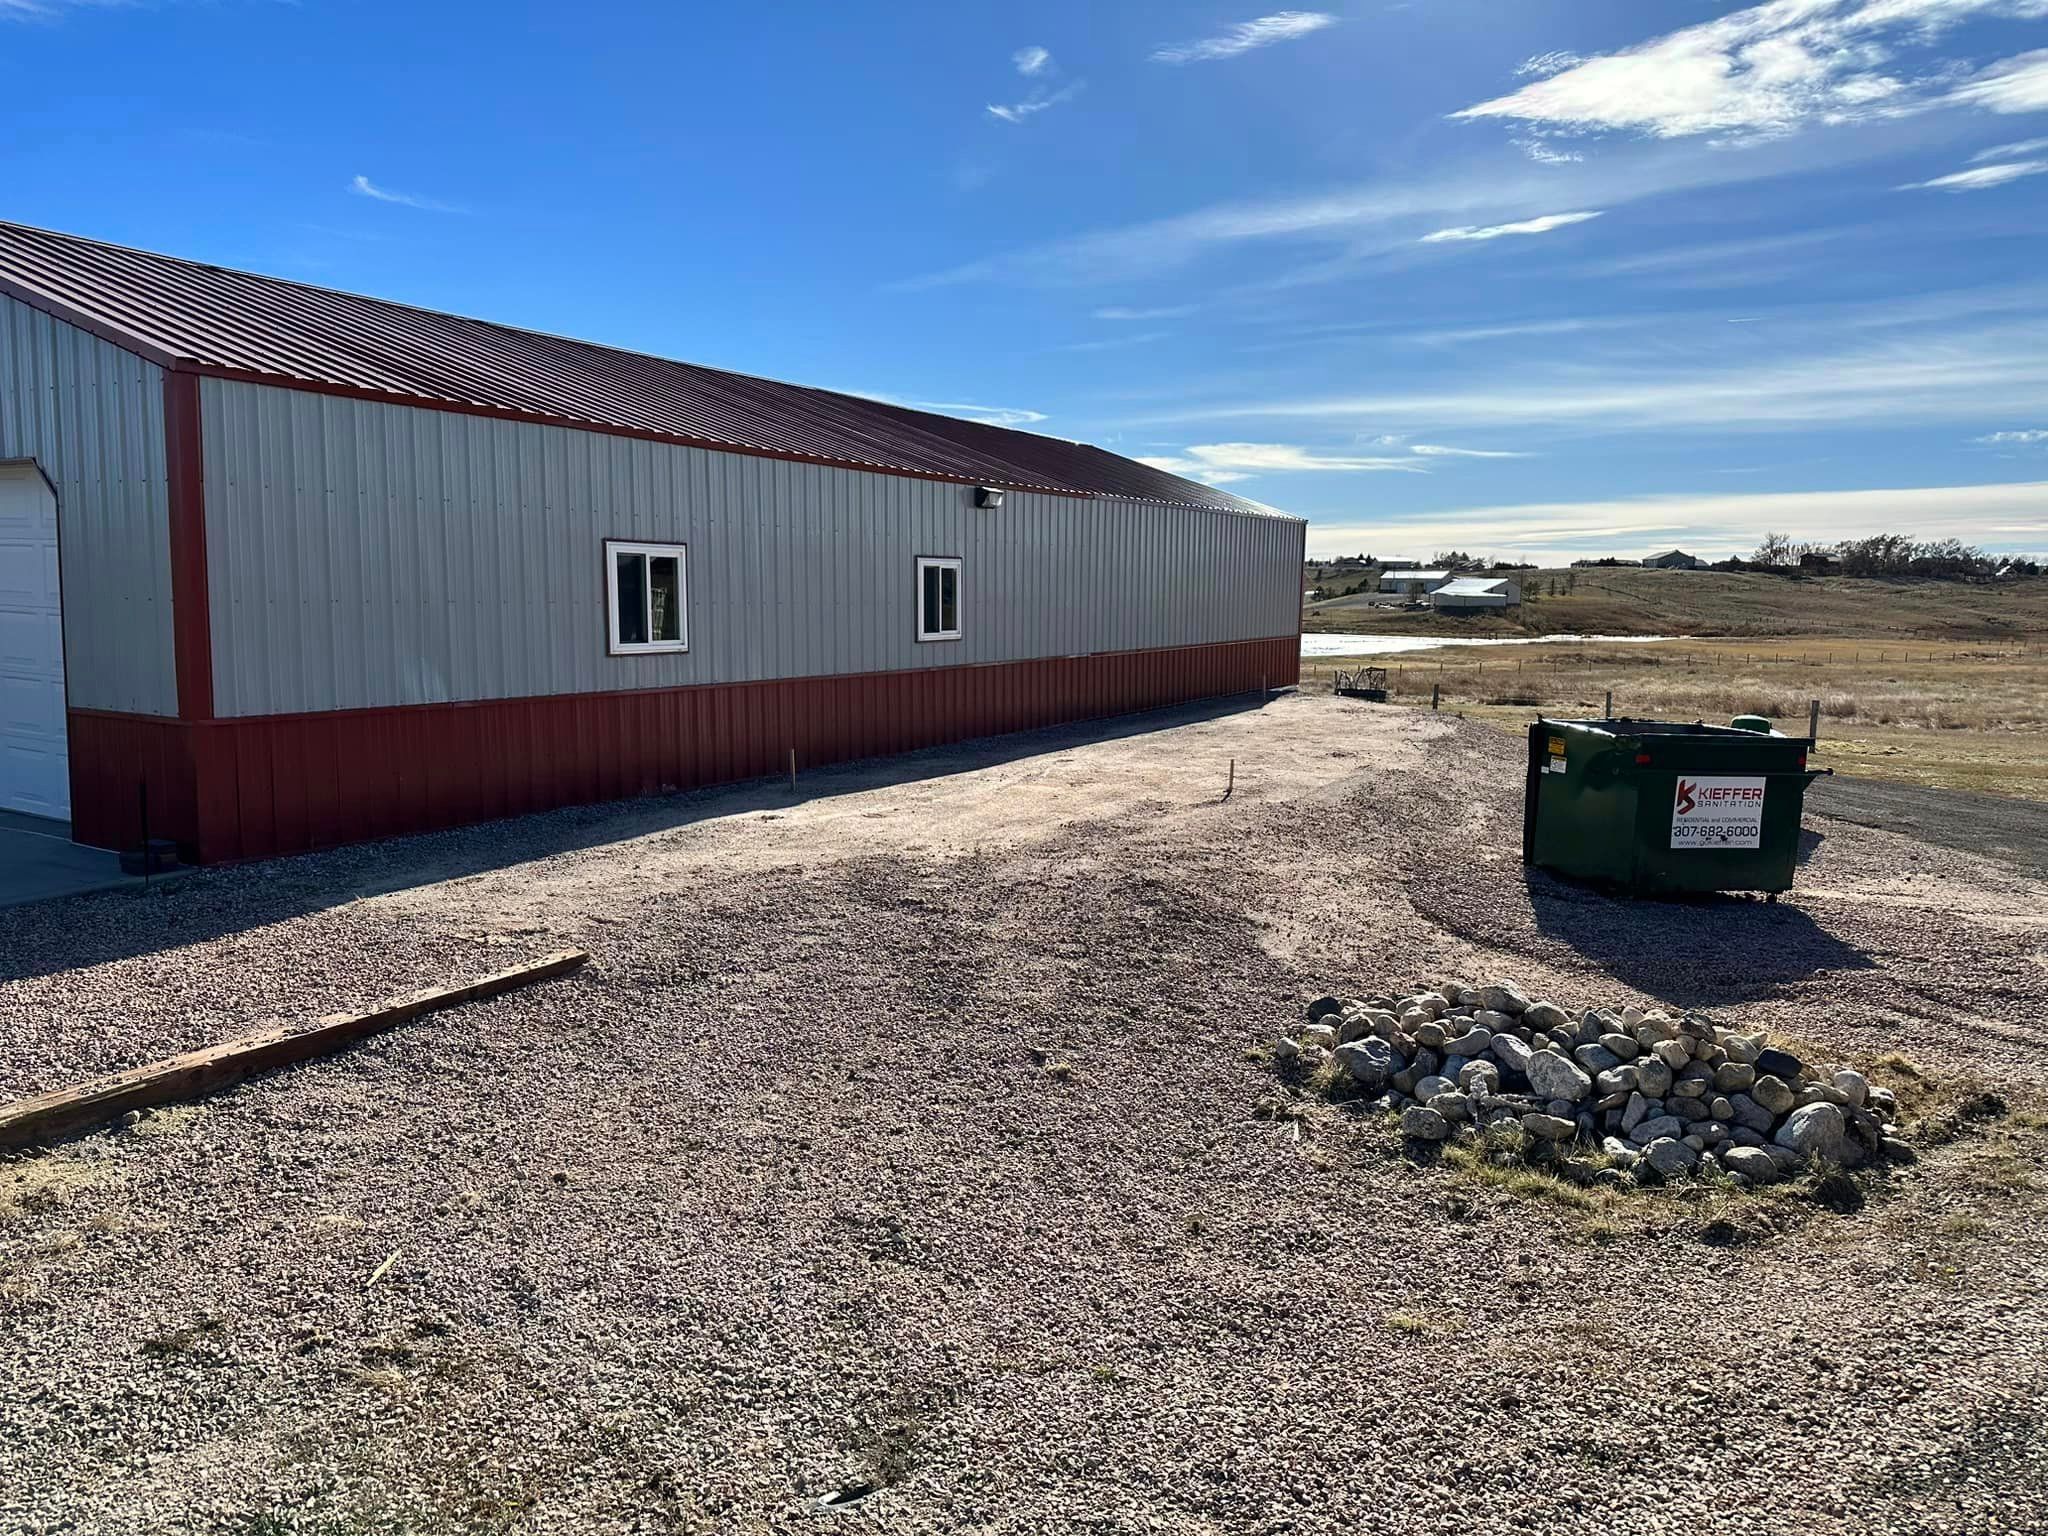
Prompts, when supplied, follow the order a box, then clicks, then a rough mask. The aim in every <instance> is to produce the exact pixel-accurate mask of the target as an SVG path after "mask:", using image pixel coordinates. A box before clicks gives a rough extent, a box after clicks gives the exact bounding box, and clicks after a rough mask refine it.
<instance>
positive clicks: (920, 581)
mask: <svg viewBox="0 0 2048 1536" xmlns="http://www.w3.org/2000/svg"><path fill="white" fill-rule="evenodd" d="M961 565H962V562H961V560H960V558H959V557H958V556H957V555H919V556H918V557H917V588H916V592H915V601H916V604H917V638H918V639H919V640H920V641H923V640H958V639H959V638H960V637H961V635H962V633H963V632H964V629H963V625H964V623H965V620H964V617H963V616H964V614H965V612H966V607H967V599H966V591H967V583H966V579H965V578H964V577H963V576H962V575H961V574H960V569H961ZM934 570H935V571H943V572H950V573H951V575H952V578H953V627H952V628H950V629H947V628H944V627H943V626H944V623H945V619H944V598H943V597H941V599H940V607H941V614H940V621H939V622H940V626H941V627H939V628H931V627H929V626H927V625H926V623H925V611H924V588H925V580H926V578H925V572H926V571H934ZM945 580H946V578H945V576H943V575H942V576H940V577H939V582H940V591H941V592H942V593H943V591H944V590H945V587H944V584H945Z"/></svg>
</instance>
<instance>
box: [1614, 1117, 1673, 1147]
mask: <svg viewBox="0 0 2048 1536" xmlns="http://www.w3.org/2000/svg"><path fill="white" fill-rule="evenodd" d="M1628 1134H1629V1139H1630V1140H1631V1141H1634V1142H1636V1143H1637V1144H1639V1145H1641V1144H1644V1143H1648V1142H1652V1141H1656V1140H1657V1139H1659V1138H1660V1137H1677V1136H1683V1135H1684V1134H1685V1122H1684V1121H1683V1120H1681V1119H1679V1118H1678V1116H1676V1115H1655V1116H1652V1117H1651V1118H1649V1119H1647V1120H1642V1121H1638V1122H1637V1123H1636V1126H1635V1128H1634V1129H1633V1130H1631V1131H1630V1132H1629V1133H1628Z"/></svg>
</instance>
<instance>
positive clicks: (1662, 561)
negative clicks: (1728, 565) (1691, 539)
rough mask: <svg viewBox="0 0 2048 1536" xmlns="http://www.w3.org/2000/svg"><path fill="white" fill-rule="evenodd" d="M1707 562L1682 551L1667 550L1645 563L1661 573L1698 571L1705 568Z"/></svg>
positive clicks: (1651, 557)
mask: <svg viewBox="0 0 2048 1536" xmlns="http://www.w3.org/2000/svg"><path fill="white" fill-rule="evenodd" d="M1706 563H1707V562H1706V561H1704V560H1702V559H1700V558H1699V556H1697V555H1688V554H1687V553H1686V552H1685V551H1684V550H1682V549H1667V550H1665V551H1664V553H1663V554H1661V555H1652V556H1650V557H1649V559H1647V560H1645V561H1644V562H1643V564H1644V565H1648V566H1654V567H1656V568H1657V569H1658V570H1660V571H1697V570H1700V569H1702V568H1703V567H1705V565H1706Z"/></svg>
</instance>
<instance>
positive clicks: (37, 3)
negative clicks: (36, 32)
mask: <svg viewBox="0 0 2048 1536" xmlns="http://www.w3.org/2000/svg"><path fill="white" fill-rule="evenodd" d="M128 3H129V0H0V21H55V20H56V19H57V18H58V17H59V16H61V15H62V14H63V13H64V12H66V11H102V10H113V9H116V8H117V7H120V6H123V5H126V4H128Z"/></svg>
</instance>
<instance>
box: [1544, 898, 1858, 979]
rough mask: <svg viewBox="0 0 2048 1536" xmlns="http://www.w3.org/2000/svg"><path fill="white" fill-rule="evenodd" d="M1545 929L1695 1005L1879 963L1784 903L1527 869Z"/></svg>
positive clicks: (1617, 972) (1603, 964)
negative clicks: (1647, 892) (1607, 886)
mask: <svg viewBox="0 0 2048 1536" xmlns="http://www.w3.org/2000/svg"><path fill="white" fill-rule="evenodd" d="M1525 879H1526V881H1527V885H1528V892H1529V907H1530V911H1531V912H1532V913H1533V914H1534V917H1535V921H1536V928H1537V931H1538V932H1539V933H1541V934H1543V935H1544V936H1545V937H1546V938H1549V939H1551V940H1554V941H1555V942H1557V943H1560V944H1563V945H1566V946H1567V947H1569V948H1570V949H1572V950H1573V951H1575V952H1576V953H1577V954H1579V955H1580V956H1581V957H1582V958H1584V959H1585V960H1586V961H1587V962H1588V963H1589V964H1591V965H1595V966H1598V967H1599V968H1600V969H1601V970H1604V971H1606V972H1608V973H1609V974H1610V975H1612V976H1614V977H1615V978H1616V979H1617V980H1619V981H1621V982H1622V983H1623V984H1624V985H1626V986H1627V987H1629V988H1630V989H1631V990H1634V991H1639V992H1644V993H1648V994H1650V995H1652V996H1655V997H1659V998H1663V999H1666V1000H1667V1001H1670V1002H1673V1003H1676V1004H1678V1005H1680V1006H1682V1007H1687V1008H1711V1007H1716V1006H1721V1005H1725V1004H1729V1003H1740V1002H1749V1001H1752V1000H1754V999H1757V998H1763V997H1769V996H1772V995H1773V994H1775V993H1777V992H1778V991H1779V990H1780V989H1781V988H1783V987H1786V986H1789V985H1792V984H1794V983H1797V982H1802V981H1807V980H1810V979H1811V978H1813V977H1814V976H1816V975H1818V974H1820V973H1822V972H1827V971H1864V970H1872V969H1875V968H1876V965H1877V962H1876V961H1875V960H1873V959H1872V958H1871V957H1870V956H1869V955H1868V954H1867V953H1865V952H1864V951H1863V950H1861V949H1858V948H1857V947H1856V946H1855V945H1853V944H1849V943H1845V942H1844V941H1843V940H1841V939H1838V938H1836V937H1835V935H1833V934H1832V933H1830V932H1828V931H1827V929H1825V928H1823V927H1822V926H1821V925H1820V924H1819V923H1817V922H1815V921H1814V919H1813V917H1812V916H1811V915H1810V914H1808V913H1806V912H1804V911H1801V910H1800V909H1799V908H1798V907H1795V906H1792V905H1790V904H1788V903H1785V902H1767V901H1765V900H1763V899H1762V898H1761V897H1752V896H1741V895H1709V896H1691V897H1631V896H1625V895H1621V894H1618V893H1615V892H1611V891H1606V890H1602V889H1600V888H1598V887H1594V886H1589V885H1580V884H1577V883H1575V882H1573V881H1569V880H1562V879H1559V878H1557V877H1556V876H1554V875H1550V874H1547V873H1545V872H1544V871H1542V870H1536V869H1532V870H1528V871H1526V873H1525Z"/></svg>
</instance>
